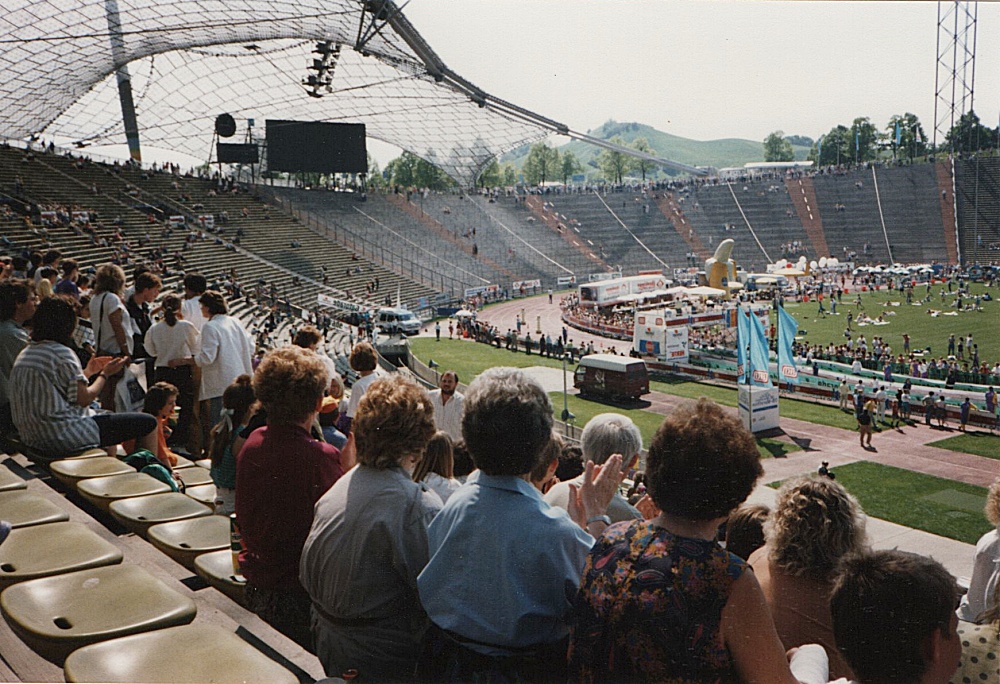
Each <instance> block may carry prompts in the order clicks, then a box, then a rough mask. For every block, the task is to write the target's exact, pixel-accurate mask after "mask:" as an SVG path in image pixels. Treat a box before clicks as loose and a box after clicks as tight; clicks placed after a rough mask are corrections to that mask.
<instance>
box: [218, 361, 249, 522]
mask: <svg viewBox="0 0 1000 684" xmlns="http://www.w3.org/2000/svg"><path fill="white" fill-rule="evenodd" d="M256 399H257V398H256V395H255V394H254V391H253V387H252V386H251V384H250V376H249V375H241V376H239V377H238V378H236V380H234V381H233V383H232V384H231V385H230V386H229V387H227V388H226V391H225V392H223V393H222V419H221V420H220V421H219V422H218V423H217V424H216V425H215V427H213V428H212V432H211V443H210V446H209V454H210V455H211V458H212V469H211V473H212V481H213V482H214V483H215V490H216V494H215V514H216V515H229V514H230V513H234V512H235V511H236V453H234V450H233V443H234V442H235V441H236V440H237V439H238V438H240V437H241V436H242V437H243V438H244V439H245V438H246V435H243V434H242V430H243V429H244V428H245V427H246V426H247V423H248V422H249V421H250V418H251V417H253V414H254V410H255V409H256Z"/></svg>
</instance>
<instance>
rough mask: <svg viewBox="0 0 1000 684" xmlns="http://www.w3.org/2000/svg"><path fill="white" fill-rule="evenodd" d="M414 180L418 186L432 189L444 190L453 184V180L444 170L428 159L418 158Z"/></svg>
mask: <svg viewBox="0 0 1000 684" xmlns="http://www.w3.org/2000/svg"><path fill="white" fill-rule="evenodd" d="M413 180H414V183H415V184H416V185H417V187H421V188H430V189H431V190H444V189H445V188H447V187H449V186H451V185H452V180H451V178H449V177H448V176H447V175H446V174H445V173H444V171H442V170H441V169H439V168H438V167H437V166H435V165H434V164H432V163H431V162H429V161H427V160H426V159H420V158H418V159H417V164H416V167H415V168H414V171H413Z"/></svg>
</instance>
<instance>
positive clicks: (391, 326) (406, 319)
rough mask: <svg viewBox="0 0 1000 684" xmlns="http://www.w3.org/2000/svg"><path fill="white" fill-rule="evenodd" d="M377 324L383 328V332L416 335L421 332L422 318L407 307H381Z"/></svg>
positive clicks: (376, 319) (376, 317) (376, 320)
mask: <svg viewBox="0 0 1000 684" xmlns="http://www.w3.org/2000/svg"><path fill="white" fill-rule="evenodd" d="M375 325H377V326H378V327H380V328H382V332H384V333H387V334H389V335H392V334H394V333H403V334H404V335H416V334H417V333H418V332H420V326H421V323H420V319H419V318H417V317H416V316H415V315H414V313H413V312H412V311H407V310H406V309H379V310H378V314H377V315H376V316H375Z"/></svg>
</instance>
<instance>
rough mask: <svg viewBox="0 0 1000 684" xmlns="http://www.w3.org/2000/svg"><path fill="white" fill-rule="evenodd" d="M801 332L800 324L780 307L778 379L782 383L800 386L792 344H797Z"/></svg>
mask: <svg viewBox="0 0 1000 684" xmlns="http://www.w3.org/2000/svg"><path fill="white" fill-rule="evenodd" d="M798 331H799V324H798V323H797V322H796V321H795V319H794V318H793V317H792V314H790V313H788V312H787V311H785V307H783V306H779V307H778V379H779V381H781V382H791V383H795V384H798V382H799V370H798V368H796V366H795V355H794V354H793V353H792V344H793V343H794V342H795V334H796V333H797V332H798Z"/></svg>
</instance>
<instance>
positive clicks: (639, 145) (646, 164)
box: [632, 138, 656, 182]
mask: <svg viewBox="0 0 1000 684" xmlns="http://www.w3.org/2000/svg"><path fill="white" fill-rule="evenodd" d="M632 149H633V150H638V151H639V152H644V153H646V154H650V155H651V154H654V153H655V150H653V148H652V147H650V146H649V141H648V140H646V139H645V138H636V139H635V140H633V141H632ZM632 168H633V169H635V170H636V171H638V172H640V173H641V174H642V180H643V182H645V181H646V174H647V173H652V172H653V171H655V170H656V163H655V162H651V161H650V160H648V159H640V158H639V157H633V158H632Z"/></svg>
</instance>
